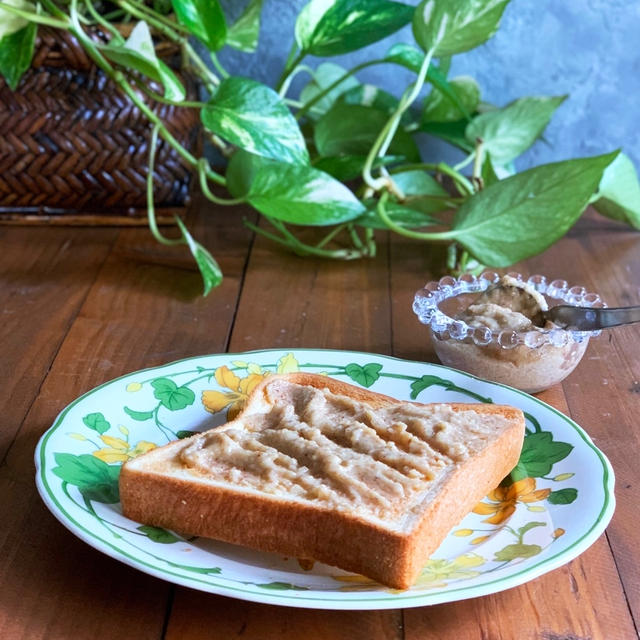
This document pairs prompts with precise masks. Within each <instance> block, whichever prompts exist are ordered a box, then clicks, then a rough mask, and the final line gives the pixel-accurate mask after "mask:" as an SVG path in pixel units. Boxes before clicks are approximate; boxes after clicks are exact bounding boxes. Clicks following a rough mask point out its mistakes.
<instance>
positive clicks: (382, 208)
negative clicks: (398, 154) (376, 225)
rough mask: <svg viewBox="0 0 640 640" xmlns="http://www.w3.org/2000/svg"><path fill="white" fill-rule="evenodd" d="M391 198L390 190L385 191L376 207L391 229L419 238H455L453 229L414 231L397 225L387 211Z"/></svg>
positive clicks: (402, 234)
mask: <svg viewBox="0 0 640 640" xmlns="http://www.w3.org/2000/svg"><path fill="white" fill-rule="evenodd" d="M388 199H389V192H388V191H384V192H383V193H382V195H381V196H380V200H378V206H377V207H376V211H377V213H378V215H379V216H380V219H381V220H382V221H383V222H384V223H385V224H386V225H387V227H389V229H391V230H392V231H395V232H396V233H397V234H399V235H401V236H405V237H407V238H416V239H417V240H430V241H434V240H436V241H437V240H449V239H451V238H455V236H456V233H455V231H453V230H450V231H434V232H431V233H428V232H422V231H412V230H411V229H405V228H404V227H401V226H400V225H397V224H396V223H395V222H394V221H393V220H392V219H391V218H390V217H389V214H388V213H387V210H386V203H387V200H388Z"/></svg>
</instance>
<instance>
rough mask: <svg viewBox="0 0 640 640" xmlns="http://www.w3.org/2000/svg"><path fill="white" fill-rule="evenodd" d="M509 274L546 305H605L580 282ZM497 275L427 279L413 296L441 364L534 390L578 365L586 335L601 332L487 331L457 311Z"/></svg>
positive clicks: (417, 313) (558, 380) (589, 335)
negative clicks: (475, 325)
mask: <svg viewBox="0 0 640 640" xmlns="http://www.w3.org/2000/svg"><path fill="white" fill-rule="evenodd" d="M508 275H509V276H511V277H513V278H516V279H517V280H518V281H520V282H526V283H528V284H530V285H531V286H532V287H533V288H534V289H535V290H536V291H538V292H540V293H541V294H542V295H543V296H544V297H545V299H546V300H547V303H548V304H549V306H550V307H551V306H555V305H558V304H569V305H573V306H582V307H605V306H606V305H605V303H604V302H603V301H602V300H601V299H600V296H598V295H597V294H595V293H587V291H586V290H585V289H584V287H570V286H569V285H568V284H567V282H565V281H564V280H554V281H553V282H547V279H546V278H545V277H544V276H541V275H534V276H531V277H530V278H528V279H527V280H524V278H523V276H522V275H521V274H519V273H514V272H512V273H509V274H508ZM498 280H500V275H499V274H497V273H495V272H493V271H485V272H484V273H483V274H482V275H480V276H479V277H476V276H474V275H471V274H464V275H462V276H460V278H453V277H451V276H446V277H444V278H441V279H440V280H439V281H438V282H435V281H434V282H429V283H428V284H426V285H425V286H424V287H423V288H422V289H420V291H418V292H417V293H416V295H415V298H414V301H413V310H414V312H415V314H416V315H417V316H418V319H419V320H420V322H422V323H423V324H426V325H428V326H429V332H430V334H431V338H432V342H433V346H434V349H435V352H436V354H437V356H438V358H439V359H440V362H442V364H444V365H447V366H449V367H453V368H455V369H461V370H462V371H467V372H468V373H471V374H473V375H476V376H478V377H480V378H484V379H486V380H493V381H495V382H501V383H503V384H506V385H509V386H511V387H515V388H517V389H521V390H522V391H527V392H528V393H536V392H538V391H542V390H544V389H547V388H548V387H551V386H553V385H555V384H557V383H559V382H560V381H561V380H564V379H565V378H566V377H567V376H568V375H569V374H570V373H571V372H572V371H573V370H574V369H575V368H576V366H577V365H578V363H579V362H580V360H581V359H582V356H583V355H584V352H585V351H586V349H587V345H588V343H589V338H590V337H594V336H597V335H599V334H600V333H601V332H600V331H569V330H565V329H559V328H557V327H556V328H551V329H540V328H535V329H531V330H525V331H513V330H501V331H491V330H490V329H489V328H487V327H471V326H469V325H468V324H466V323H465V322H464V321H462V320H460V319H458V315H459V314H460V313H461V312H462V311H463V310H465V309H466V308H467V307H468V306H469V304H471V303H472V302H473V301H474V300H475V299H476V298H477V296H478V295H479V294H480V293H481V292H482V291H484V290H485V289H487V287H489V286H490V285H491V284H494V283H496V282H498Z"/></svg>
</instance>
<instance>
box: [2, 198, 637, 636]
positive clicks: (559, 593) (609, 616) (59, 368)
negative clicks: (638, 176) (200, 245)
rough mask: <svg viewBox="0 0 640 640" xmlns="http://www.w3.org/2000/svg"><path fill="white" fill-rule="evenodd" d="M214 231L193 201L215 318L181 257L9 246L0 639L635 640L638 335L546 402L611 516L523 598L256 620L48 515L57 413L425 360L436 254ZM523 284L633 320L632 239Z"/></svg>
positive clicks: (582, 235) (132, 245) (584, 245)
mask: <svg viewBox="0 0 640 640" xmlns="http://www.w3.org/2000/svg"><path fill="white" fill-rule="evenodd" d="M214 213H216V215H214ZM222 214H224V215H222ZM222 214H218V213H217V212H214V211H212V210H211V205H207V204H204V203H203V202H200V201H197V202H196V203H195V204H194V206H193V208H192V210H191V212H190V214H189V215H190V219H191V223H192V225H193V226H194V229H195V233H196V235H197V237H198V238H199V239H200V240H201V241H203V242H204V244H206V245H207V246H208V247H209V248H210V249H211V250H212V253H213V254H214V255H215V256H216V258H217V259H218V260H219V262H220V264H221V266H222V269H223V271H224V273H225V280H224V283H223V284H222V286H221V287H220V288H219V289H217V290H215V291H214V292H213V293H212V294H211V295H210V296H209V297H208V298H206V299H204V298H202V297H201V296H200V291H201V283H200V280H199V276H198V274H197V273H196V271H195V270H194V267H193V265H192V264H191V261H190V258H189V256H188V255H187V254H186V253H184V252H182V251H178V250H174V249H167V248H165V247H161V246H159V245H157V244H156V243H155V242H154V241H153V240H152V239H151V238H150V237H149V234H148V232H147V231H146V230H144V229H136V228H121V229H115V228H105V229H101V228H92V229H85V228H60V227H55V228H28V229H27V228H21V227H3V228H0V246H1V247H2V251H0V313H1V316H0V317H1V318H2V320H3V322H2V323H1V324H0V345H1V347H2V351H1V356H0V410H1V411H2V417H3V419H2V423H1V426H0V461H1V462H0V638H3V639H5V638H6V639H10V640H13V639H14V638H16V639H29V640H30V639H32V638H43V639H45V638H46V639H50V638H52V639H58V638H60V639H65V640H66V639H68V638H78V639H84V638H92V639H94V638H95V639H101V638H105V639H109V638H122V637H126V638H127V639H129V638H131V639H137V638H141V639H147V638H171V639H181V640H182V639H200V638H203V639H204V638H208V639H209V638H212V639H221V640H222V639H227V638H243V639H248V640H254V639H255V640H257V639H260V640H262V639H264V640H270V639H271V638H274V639H275V638H282V639H283V640H293V639H298V638H309V639H311V640H315V639H324V638H329V639H333V638H336V639H345V640H346V639H349V640H360V639H362V640H365V639H367V640H369V639H370V640H378V639H380V640H382V639H390V640H423V639H438V640H440V639H442V640H449V639H456V640H458V639H464V640H467V639H469V640H475V639H477V640H507V639H509V640H510V639H518V640H519V639H536V640H538V639H539V640H586V639H593V640H596V639H598V640H599V639H603V640H609V639H613V640H618V639H621V640H627V639H632V638H637V637H638V628H639V627H640V561H639V559H638V554H639V553H640V526H638V522H640V508H639V507H638V499H637V493H636V492H637V490H638V489H639V488H640V465H638V463H637V457H638V451H640V424H639V423H638V417H637V416H638V415H639V414H640V326H633V327H627V328H621V329H617V330H615V331H610V332H608V333H605V334H603V335H602V336H601V337H599V338H597V339H596V340H593V341H592V342H591V344H590V346H589V348H588V351H587V353H586V355H585V358H584V360H583V362H582V363H581V364H580V366H579V367H578V369H576V371H575V372H574V373H573V374H571V376H569V377H568V378H567V379H566V380H565V381H564V383H563V384H562V385H561V386H557V387H554V388H552V389H550V390H548V391H546V392H544V393H542V394H540V398H541V399H542V400H544V401H546V402H548V403H550V404H552V405H553V406H555V407H557V408H558V409H559V410H560V411H562V412H564V413H566V414H567V415H569V416H571V417H572V418H573V419H574V420H576V421H577V422H578V423H579V424H580V425H582V426H583V427H584V428H585V429H586V430H587V431H588V433H589V434H590V435H591V437H592V438H593V440H594V441H595V443H596V445H597V446H598V447H599V448H601V449H602V450H603V451H604V453H605V454H606V455H607V456H608V457H609V459H610V461H611V463H612V465H613V468H614V471H615V474H616V500H617V509H616V512H615V515H614V517H613V520H612V522H611V524H610V526H609V527H608V529H607V532H606V534H605V535H603V536H601V537H600V539H599V540H598V541H597V542H596V543H595V544H594V545H593V546H592V547H591V548H590V549H588V550H587V551H586V552H585V553H583V554H582V555H581V556H580V557H578V558H577V559H575V560H574V561H572V562H570V563H569V564H567V565H565V566H564V567H561V568H560V569H557V570H555V571H553V572H551V573H548V574H545V575H544V576H542V577H540V578H538V579H536V580H532V581H531V582H528V583H526V584H524V585H522V586H520V587H516V588H513V589H509V590H507V591H504V592H501V593H496V594H493V595H491V596H486V597H483V598H476V599H471V600H466V601H462V602H457V603H450V604H443V605H438V606H432V607H419V608H414V609H406V610H395V611H394V610H391V611H362V612H360V611H316V610H306V609H288V608H284V607H277V606H270V605H262V604H254V603H250V602H244V601H241V600H233V599H230V598H225V597H221V596H215V595H211V594H207V593H201V592H198V591H193V590H191V589H187V588H183V587H177V586H174V585H172V584H170V583H167V582H164V581H162V580H158V579H155V578H153V577H150V576H148V575H146V574H143V573H141V572H139V571H136V570H134V569H132V568H130V567H128V566H125V565H124V564H122V563H119V562H117V561H116V560H112V559H110V558H108V557H106V556H104V555H102V554H101V553H99V552H98V551H96V550H94V549H92V548H90V547H89V546H87V545H86V544H85V543H83V542H82V541H80V540H79V539H78V538H76V537H75V536H74V535H72V534H71V533H69V532H68V531H67V530H66V529H65V528H64V527H63V526H62V525H61V524H60V523H59V522H58V521H57V520H56V519H55V518H54V517H53V516H52V515H51V514H50V513H49V511H48V510H47V509H46V507H45V506H44V505H43V503H42V502H41V500H40V498H39V497H38V495H37V492H36V489H35V485H34V482H33V475H34V465H33V451H34V448H35V445H36V443H37V441H38V439H39V438H40V436H41V435H42V434H43V433H44V431H45V430H46V429H47V428H48V427H49V426H50V425H51V424H52V423H53V421H54V419H55V417H56V415H57V414H58V412H59V411H60V410H61V409H62V408H63V407H64V406H66V405H67V404H68V403H69V402H71V401H72V400H74V399H75V398H76V397H77V396H79V395H81V394H82V393H84V392H85V391H87V390H89V389H91V388H93V387H95V386H96V385H98V384H101V383H102V382H105V381H107V380H110V379H112V378H115V377H117V376H120V375H123V374H125V373H128V372H131V371H135V370H137V369H140V368H144V367H152V366H156V365H159V364H163V363H166V362H170V361H172V360H177V359H180V358H186V357H189V356H194V355H202V354H207V353H219V352H226V351H229V352H237V351H245V350H249V349H261V348H272V347H277V348H296V347H298V348H303V347H313V348H327V349H349V350H358V351H368V352H375V353H381V354H387V355H394V356H397V357H402V358H408V359H413V360H421V361H428V362H435V361H436V358H435V355H434V353H433V350H432V348H431V345H430V344H429V340H428V337H427V334H426V330H425V328H424V327H423V326H422V325H420V324H419V323H418V322H417V321H416V319H415V316H414V315H413V313H412V312H411V302H412V299H413V294H414V293H415V291H416V290H417V289H418V288H420V287H421V286H423V285H424V284H425V283H426V282H427V281H429V280H431V279H437V278H438V277H439V276H440V275H441V274H440V273H439V269H440V267H441V265H442V256H443V253H442V249H441V248H438V247H435V248H434V247H428V246H425V245H422V244H419V243H417V242H412V241H408V240H405V239H399V238H397V237H394V238H390V237H388V236H387V235H386V234H380V236H379V251H378V255H377V257H376V258H375V259H365V260H361V261H356V262H346V263H343V262H326V261H322V260H317V259H309V258H304V259H302V258H299V257H297V256H294V255H291V254H288V253H285V252H284V251H282V250H281V249H279V248H277V247H275V246H274V245H272V244H268V243H267V242H266V241H264V240H263V239H262V238H259V237H258V238H256V237H254V235H253V234H252V233H250V232H249V231H248V230H247V229H246V228H245V227H244V226H243V224H242V218H243V216H248V217H250V218H251V219H255V216H254V214H253V213H251V212H250V211H248V210H242V209H237V210H233V211H225V212H222ZM514 269H520V270H521V271H523V272H524V273H527V274H532V273H542V274H545V275H547V276H548V277H550V278H558V277H560V278H564V279H566V280H568V281H570V282H571V283H572V284H581V285H584V286H585V287H586V288H587V289H589V290H591V291H597V292H598V293H600V294H601V295H602V296H603V298H604V299H605V300H606V301H607V303H608V304H609V305H610V306H617V305H631V304H640V235H639V234H637V233H634V232H631V231H629V230H627V229H626V228H625V227H623V226H621V225H618V224H615V223H613V222H609V221H605V220H603V219H601V218H599V217H597V216H596V215H595V214H590V215H588V216H586V217H585V218H584V219H583V220H582V221H581V222H580V223H579V224H578V225H577V226H576V227H575V228H574V229H573V230H572V231H571V232H570V234H569V235H568V236H567V237H566V238H565V239H563V240H562V241H561V242H559V243H558V244H556V245H555V246H553V247H551V248H550V249H548V250H547V251H546V252H545V253H544V254H542V255H541V256H537V257H535V258H532V259H530V260H528V261H526V262H525V263H523V264H520V265H516V266H515V267H514Z"/></svg>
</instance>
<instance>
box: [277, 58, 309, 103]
mask: <svg viewBox="0 0 640 640" xmlns="http://www.w3.org/2000/svg"><path fill="white" fill-rule="evenodd" d="M299 73H308V74H309V75H310V76H312V77H313V75H314V71H313V69H312V68H311V67H309V66H307V65H306V64H299V65H298V66H297V67H296V68H295V69H294V70H293V71H292V72H291V73H290V74H289V75H288V76H287V79H286V80H285V81H284V82H283V84H282V86H281V87H280V91H279V92H278V93H279V95H280V97H281V98H283V97H284V96H286V95H287V91H289V87H290V86H291V82H292V81H293V79H294V78H295V77H296V76H297V75H298V74H299Z"/></svg>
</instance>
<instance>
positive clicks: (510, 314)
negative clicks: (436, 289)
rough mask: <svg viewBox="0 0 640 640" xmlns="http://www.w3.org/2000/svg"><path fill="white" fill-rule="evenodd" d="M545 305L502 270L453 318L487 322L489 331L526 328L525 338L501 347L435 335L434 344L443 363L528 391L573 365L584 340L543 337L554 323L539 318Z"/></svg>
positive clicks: (550, 382)
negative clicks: (550, 339)
mask: <svg viewBox="0 0 640 640" xmlns="http://www.w3.org/2000/svg"><path fill="white" fill-rule="evenodd" d="M547 309H548V305H547V301H546V299H545V298H544V296H543V295H542V294H540V293H539V292H538V291H536V290H535V289H534V288H533V287H532V286H531V285H529V284H527V283H524V282H521V281H519V280H516V279H515V278H512V277H510V276H503V277H502V278H501V279H500V281H499V282H498V283H497V284H495V285H493V286H491V287H489V288H488V289H487V290H486V291H485V292H483V293H482V294H481V295H480V296H479V297H478V298H477V299H476V300H474V301H473V302H472V303H471V304H470V305H469V306H468V307H467V308H466V309H464V310H463V311H462V312H461V313H459V314H458V315H457V316H456V318H457V319H458V320H462V321H463V322H464V323H465V324H467V325H468V326H469V327H471V328H478V327H486V328H488V329H490V330H491V332H492V333H493V334H494V335H495V334H498V333H500V332H502V331H506V332H509V331H514V332H517V333H518V334H520V335H522V334H529V337H530V338H531V339H530V340H529V341H528V344H518V345H517V346H514V347H511V348H508V347H507V348H505V347H504V346H502V345H500V344H498V343H497V341H495V340H492V341H491V342H490V343H488V344H476V343H475V342H474V341H473V340H471V338H466V339H465V340H454V339H439V338H438V337H435V339H434V348H435V350H436V353H437V354H438V357H439V358H440V361H441V362H442V363H443V364H446V365H448V366H451V367H455V368H456V369H462V370H463V371H468V372H470V373H473V374H474V375H477V376H479V377H481V378H486V379H488V380H493V381H495V382H501V383H503V384H508V385H510V386H512V387H516V388H518V389H522V390H524V391H528V392H529V393H535V392H537V391H541V390H543V389H546V388H548V387H550V386H552V385H554V384H557V383H558V382H560V381H561V380H563V379H564V378H565V377H566V376H567V375H568V374H569V373H571V371H573V369H574V368H575V367H576V365H577V364H578V362H580V359H581V358H582V356H583V354H584V352H585V349H586V348H587V343H588V341H587V340H584V341H582V342H574V341H572V340H566V341H564V342H563V341H559V342H558V344H551V343H550V342H549V341H547V340H546V339H545V336H544V333H545V332H548V331H551V330H552V329H557V328H556V326H555V325H554V324H553V323H551V322H548V321H547V322H546V323H545V324H542V322H541V312H542V311H546V310H547ZM540 325H542V326H540Z"/></svg>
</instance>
